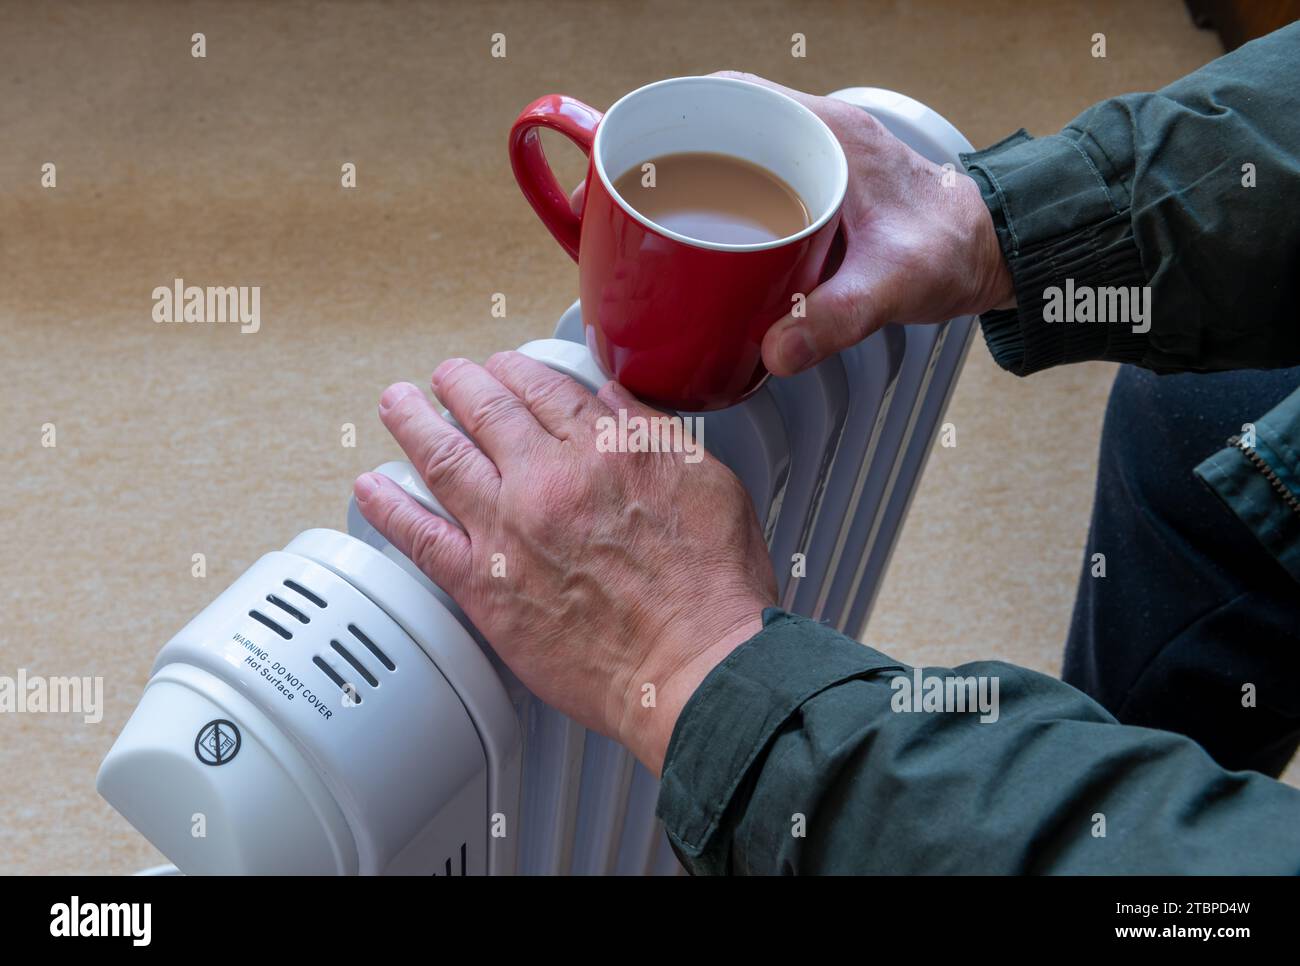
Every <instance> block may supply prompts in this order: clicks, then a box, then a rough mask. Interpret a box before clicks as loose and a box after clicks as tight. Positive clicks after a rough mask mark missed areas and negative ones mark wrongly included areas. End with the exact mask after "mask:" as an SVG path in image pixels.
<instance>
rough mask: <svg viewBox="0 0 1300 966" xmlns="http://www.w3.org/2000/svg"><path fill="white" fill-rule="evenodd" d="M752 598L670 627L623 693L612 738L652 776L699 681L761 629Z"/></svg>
mask: <svg viewBox="0 0 1300 966" xmlns="http://www.w3.org/2000/svg"><path fill="white" fill-rule="evenodd" d="M766 606H768V604H767V603H766V602H764V601H762V600H757V599H755V600H754V601H752V602H747V603H745V604H742V605H740V606H738V607H735V608H732V609H730V610H729V612H728V613H727V614H726V615H725V616H722V615H719V616H715V617H713V618H712V619H709V620H706V621H704V622H703V623H701V622H700V621H699V620H698V619H696V620H694V621H691V622H687V623H683V624H681V625H678V626H674V627H670V628H669V632H668V634H667V636H665V637H662V638H661V641H662V643H660V644H659V645H658V646H657V647H656V648H655V649H654V653H653V654H652V655H647V657H648V658H653V660H649V659H648V660H647V661H646V662H644V663H643V664H642V665H641V666H640V667H639V668H638V669H637V671H636V672H635V673H634V674H633V675H632V678H631V680H630V681H629V682H628V684H627V686H626V687H625V688H624V689H623V693H624V695H625V696H626V698H625V701H624V703H623V706H622V712H621V714H619V715H618V716H617V717H615V718H613V719H612V720H614V721H616V722H617V726H616V727H615V728H614V729H613V732H612V734H613V737H614V738H615V740H617V741H618V742H619V744H621V745H623V746H624V747H625V748H627V749H628V750H629V751H631V752H632V753H633V754H634V755H635V756H636V758H637V760H639V761H640V762H641V763H642V764H643V765H645V766H646V768H648V769H649V770H650V772H651V773H652V774H654V775H656V776H658V775H659V773H660V772H661V771H662V770H663V763H664V757H665V755H666V754H667V752H668V743H669V741H670V740H671V739H672V735H673V730H674V729H675V728H676V726H677V720H678V718H680V717H681V713H682V711H683V709H684V708H685V707H686V704H687V702H688V701H690V699H691V695H693V694H694V693H695V692H696V690H697V689H698V688H699V686H700V685H701V684H702V683H703V681H704V679H705V678H706V677H708V676H709V672H711V671H712V670H713V669H714V668H715V667H717V666H718V665H719V664H721V663H722V662H723V661H724V660H725V659H726V658H727V656H728V655H730V654H731V653H732V652H733V651H734V650H736V648H738V647H740V646H741V645H742V644H744V643H745V642H746V641H748V640H749V639H750V638H751V637H753V636H754V635H755V634H757V633H758V632H759V631H761V630H762V629H763V609H764V608H765V607H766Z"/></svg>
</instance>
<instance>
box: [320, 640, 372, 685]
mask: <svg viewBox="0 0 1300 966" xmlns="http://www.w3.org/2000/svg"><path fill="white" fill-rule="evenodd" d="M330 647H332V648H334V650H335V651H337V652H338V654H339V655H340V656H341V657H342V658H343V660H345V661H347V662H348V663H349V664H351V665H352V666H353V667H354V668H355V669H356V672H357V673H358V674H360V675H361V676H362V677H363V678H365V679H366V684H368V685H370V686H371V687H372V688H377V687H379V679H378V678H376V677H375V676H374V675H373V674H371V673H370V669H369V668H367V667H366V666H365V665H364V664H362V663H361V662H360V661H358V660H357V659H356V657H355V655H353V653H352V652H351V651H349V650H348V649H347V648H346V647H344V646H343V645H342V644H340V643H339V642H338V641H330Z"/></svg>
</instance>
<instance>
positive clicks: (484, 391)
mask: <svg viewBox="0 0 1300 966" xmlns="http://www.w3.org/2000/svg"><path fill="white" fill-rule="evenodd" d="M432 383H433V389H434V391H435V392H436V393H437V394H438V397H439V398H440V399H441V400H442V401H443V402H444V403H445V404H446V406H447V408H448V410H449V411H450V412H451V413H452V415H454V416H455V417H456V420H457V421H458V422H459V423H460V425H461V426H463V427H465V429H466V431H467V432H468V434H469V437H472V440H471V439H470V438H467V436H466V435H465V434H464V433H462V432H461V431H460V430H458V429H457V428H456V427H454V426H453V425H451V424H450V423H449V422H448V421H447V420H446V419H444V418H443V417H442V416H441V415H440V413H439V411H438V409H437V407H436V406H434V405H433V404H432V403H431V402H430V401H429V400H428V399H427V398H426V397H425V395H424V394H423V393H422V392H421V391H420V390H419V389H417V388H416V387H415V386H413V385H411V384H410V383H398V384H396V385H393V386H390V387H389V388H388V389H387V390H386V391H385V392H384V394H383V398H382V399H381V401H380V407H379V415H380V419H381V420H382V421H383V423H384V425H385V426H387V427H388V429H389V431H390V432H391V433H392V434H393V436H394V438H395V439H396V440H397V442H398V443H399V444H400V445H401V447H402V449H403V450H405V452H406V455H407V456H408V457H409V458H410V460H411V462H412V463H413V464H414V465H415V467H416V469H417V472H420V473H421V474H422V475H423V477H424V480H425V482H426V483H427V484H428V486H429V489H430V490H432V492H433V493H434V495H435V496H437V498H438V499H439V500H440V501H441V502H442V504H443V506H445V507H446V508H447V511H448V512H449V513H450V514H452V515H453V516H454V517H456V519H457V520H458V521H459V522H460V524H461V526H460V527H457V526H456V525H455V524H453V523H449V522H448V521H446V520H443V519H441V518H440V517H437V516H434V515H433V514H431V513H429V512H428V511H426V510H425V509H424V508H423V507H422V506H420V505H419V504H418V503H417V502H415V500H413V499H412V498H411V497H409V496H408V495H407V494H406V492H405V491H404V490H402V489H401V488H400V487H399V486H397V484H396V483H393V482H392V481H391V480H389V479H388V478H386V477H384V476H381V475H378V474H374V473H367V474H365V475H363V476H362V477H360V478H359V479H358V480H357V482H356V496H357V505H358V507H359V508H360V510H361V513H362V514H363V515H364V516H365V518H366V519H367V520H369V521H370V523H371V524H372V525H373V526H374V527H375V528H376V529H377V530H379V532H380V533H382V534H383V535H384V536H385V537H386V538H387V539H388V540H389V541H391V542H392V543H393V545H394V546H396V547H397V548H398V549H399V550H401V551H402V552H403V553H405V554H406V555H407V556H408V557H410V558H411V559H412V560H413V561H414V562H415V563H416V565H417V566H419V567H420V569H421V570H423V571H424V573H426V574H427V575H428V576H429V578H430V579H431V580H433V581H434V583H436V584H438V586H440V587H442V588H443V589H444V590H445V591H447V593H449V594H450V595H451V596H452V597H453V598H454V599H455V600H456V602H457V603H458V604H460V606H461V607H462V608H463V609H464V611H465V613H466V615H467V616H468V617H469V618H470V620H472V621H473V622H474V624H475V625H476V626H477V627H478V628H479V630H480V631H482V632H483V634H484V636H485V637H486V638H487V639H488V641H489V642H490V643H491V644H492V646H493V648H494V649H495V650H496V651H497V653H498V654H499V655H500V656H501V657H502V659H503V660H504V661H505V662H506V664H508V665H509V666H510V668H511V670H513V671H514V672H515V674H517V675H518V676H519V678H520V680H522V681H523V682H524V684H525V685H527V686H528V687H529V688H530V689H531V690H532V691H533V692H534V693H535V694H537V695H538V696H539V697H540V698H542V699H543V700H544V701H546V702H547V703H548V704H550V705H552V706H553V707H555V708H558V709H559V710H560V711H563V712H565V713H566V714H568V715H570V716H571V717H573V718H575V719H576V720H577V721H579V722H580V723H581V724H583V725H585V726H586V727H588V728H593V729H595V730H597V731H600V732H602V733H603V734H606V735H609V736H611V737H613V738H615V739H616V740H618V741H619V742H620V743H622V744H624V745H625V746H627V747H628V748H629V749H630V750H631V751H632V752H633V753H634V754H635V755H636V756H637V757H638V758H639V759H640V760H641V761H642V762H643V763H644V764H645V765H646V766H647V767H648V768H650V769H651V770H652V771H653V772H654V773H655V774H658V773H659V771H660V769H661V768H662V765H663V758H664V753H665V752H666V750H667V746H668V739H669V738H670V737H671V735H672V730H673V727H674V725H675V724H676V722H677V717H678V715H679V714H680V712H681V709H682V707H683V706H684V705H685V703H686V701H687V699H688V698H689V697H690V696H691V694H692V693H693V692H694V691H695V689H696V687H698V686H699V684H700V682H701V681H702V680H703V679H704V677H705V676H706V675H707V674H708V672H709V671H710V670H712V669H713V668H714V667H715V666H716V665H717V664H718V662H720V661H721V660H722V659H723V658H724V657H726V656H727V655H728V654H729V653H730V652H731V651H732V650H734V649H735V648H736V647H737V646H739V645H740V644H742V643H743V642H744V641H745V640H747V639H748V638H750V637H752V636H753V635H754V634H756V633H757V632H758V631H759V630H760V629H761V626H762V621H761V615H762V611H763V608H764V607H765V606H767V605H769V604H771V603H772V602H773V601H774V599H775V597H776V581H775V577H774V575H773V572H772V564H771V561H770V559H769V557H768V553H767V547H766V545H765V544H764V541H763V535H762V533H761V531H760V529H759V526H758V521H757V519H756V518H755V516H754V510H753V508H752V506H751V504H750V501H749V497H748V495H747V494H746V493H745V490H744V488H743V487H742V486H741V484H740V482H739V481H738V480H737V479H736V477H735V476H733V475H732V473H731V471H730V470H728V469H727V468H726V467H725V466H723V465H722V464H721V463H719V462H718V461H717V460H715V459H714V458H713V457H711V456H709V455H707V454H703V459H702V460H700V461H699V462H686V460H685V458H684V454H683V453H681V452H676V453H626V452H601V451H599V450H598V449H597V445H596V440H597V434H598V423H597V420H599V419H600V418H601V417H611V418H614V419H617V418H618V411H619V410H620V409H622V410H626V412H627V415H628V417H629V418H630V417H634V416H643V417H646V418H650V417H661V418H662V416H663V414H662V413H658V412H657V411H655V410H653V409H650V408H649V407H647V406H644V405H643V404H641V403H640V402H638V401H637V400H636V399H634V398H633V397H632V396H631V395H630V394H629V393H628V392H627V391H626V390H624V389H623V388H622V387H621V386H619V385H618V384H617V383H614V382H610V383H607V384H606V385H605V386H604V387H603V388H602V389H601V390H600V392H599V393H598V394H597V395H595V396H593V395H592V394H591V393H589V392H587V391H586V390H585V389H584V388H582V387H581V386H579V385H578V384H577V383H576V382H574V381H573V380H572V379H569V378H568V377H567V376H563V375H560V374H559V373H557V372H554V371H553V370H551V369H549V368H547V367H546V366H544V365H542V364H541V363H540V362H537V361H535V360H533V359H529V358H527V357H526V356H523V355H520V354H519V353H517V352H504V353H499V354H497V355H495V356H493V357H492V358H491V359H489V360H488V362H487V366H486V367H482V366H478V365H475V364H474V363H472V362H467V361H465V360H463V359H451V360H448V361H447V362H444V363H443V364H442V365H441V366H439V367H438V369H437V370H436V371H435V372H434V374H433V380H432ZM476 444H477V445H476ZM462 528H463V529H462ZM648 699H653V700H652V701H649V700H648ZM647 705H649V706H647Z"/></svg>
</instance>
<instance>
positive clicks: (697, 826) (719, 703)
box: [657, 607, 903, 874]
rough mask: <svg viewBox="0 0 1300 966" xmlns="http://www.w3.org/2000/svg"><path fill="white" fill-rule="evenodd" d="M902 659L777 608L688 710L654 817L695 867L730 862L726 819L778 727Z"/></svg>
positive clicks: (713, 869)
mask: <svg viewBox="0 0 1300 966" xmlns="http://www.w3.org/2000/svg"><path fill="white" fill-rule="evenodd" d="M902 667H903V665H901V664H899V663H898V662H897V661H896V660H894V659H893V658H891V657H888V656H887V655H884V654H881V653H880V652H879V651H875V650H873V649H871V648H869V647H867V646H866V645H863V644H858V643H856V642H854V641H850V640H848V639H846V638H845V637H843V636H841V635H840V634H838V633H836V632H835V631H834V630H832V629H831V628H829V627H826V626H825V625H823V624H819V623H817V622H816V621H811V620H808V619H806V618H803V617H795V616H793V615H791V614H787V613H786V612H785V611H782V610H779V609H777V608H775V607H770V608H768V609H767V610H765V611H764V612H763V630H761V631H760V632H759V633H757V634H755V635H754V636H753V637H751V638H750V639H749V640H748V641H746V642H745V643H744V644H742V645H741V646H740V647H738V648H737V649H736V650H735V651H733V652H732V653H731V654H730V655H728V656H727V658H726V659H725V660H723V661H722V663H721V664H719V665H718V666H717V667H716V668H714V669H713V670H712V671H711V672H710V673H709V675H708V677H706V678H705V679H704V681H703V683H701V685H700V686H699V688H697V689H696V691H695V693H694V694H693V695H692V696H691V699H690V700H689V701H688V702H687V703H686V707H685V708H683V709H682V713H681V717H679V718H678V720H677V725H676V727H675V728H674V729H673V735H672V739H671V740H670V741H669V743H668V752H667V754H666V756H665V758H664V769H663V775H662V778H661V780H660V788H659V802H658V807H657V813H658V815H659V817H660V818H662V819H663V822H664V826H665V828H666V830H667V832H668V838H669V841H670V842H671V843H672V845H673V848H674V850H675V851H676V852H677V856H678V858H679V859H681V861H682V864H683V865H684V866H686V868H687V869H688V870H689V871H691V872H692V873H696V874H720V873H725V872H726V871H727V870H728V867H729V864H730V861H729V860H730V842H729V840H728V837H727V836H726V835H725V834H719V833H720V832H721V831H722V826H723V819H724V816H725V815H726V813H727V811H728V809H730V808H732V806H733V804H735V805H737V806H739V805H743V802H740V801H738V799H740V798H742V797H743V795H744V793H743V791H742V789H743V786H744V784H745V779H746V776H747V775H749V774H750V772H751V771H752V770H753V769H754V766H755V765H756V764H758V763H760V762H761V761H762V759H763V758H764V756H765V754H766V751H767V747H768V745H769V743H770V742H771V740H772V738H773V737H774V736H775V734H776V732H777V731H778V729H780V728H781V727H782V725H784V724H785V722H786V721H787V720H788V719H789V718H790V717H791V716H793V715H794V714H796V713H797V712H798V710H799V708H800V706H801V705H802V704H803V703H804V702H805V701H807V700H809V699H810V698H812V697H813V696H815V695H817V694H818V693H820V692H822V691H824V690H826V689H827V688H830V687H833V686H835V685H837V684H840V683H841V682H843V681H847V680H849V679H852V678H857V677H864V676H867V675H870V674H874V673H876V672H878V671H883V670H889V669H902Z"/></svg>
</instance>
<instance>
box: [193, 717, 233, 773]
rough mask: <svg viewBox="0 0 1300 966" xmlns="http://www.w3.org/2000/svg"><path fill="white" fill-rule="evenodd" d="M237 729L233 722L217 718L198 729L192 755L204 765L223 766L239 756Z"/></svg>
mask: <svg viewBox="0 0 1300 966" xmlns="http://www.w3.org/2000/svg"><path fill="white" fill-rule="evenodd" d="M240 741H241V739H240V736H239V729H238V728H237V727H235V723H234V722H233V721H227V720H226V719H225V718H218V719H217V720H216V721H209V722H208V723H207V724H205V725H204V726H203V727H202V728H200V729H199V733H198V735H197V736H196V737H195V739H194V754H195V755H197V756H198V759H199V761H201V762H203V764H205V765H224V764H226V763H227V762H228V761H230V760H231V759H232V758H234V757H235V755H237V754H239V745H240Z"/></svg>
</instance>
